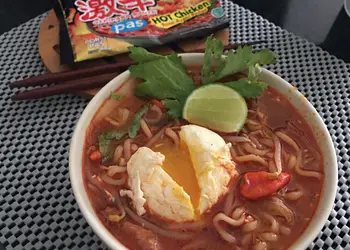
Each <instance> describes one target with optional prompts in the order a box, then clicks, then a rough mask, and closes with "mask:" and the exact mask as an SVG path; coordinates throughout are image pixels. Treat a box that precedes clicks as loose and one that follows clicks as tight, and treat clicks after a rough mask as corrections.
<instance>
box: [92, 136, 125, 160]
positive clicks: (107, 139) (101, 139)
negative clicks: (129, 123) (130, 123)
mask: <svg viewBox="0 0 350 250" xmlns="http://www.w3.org/2000/svg"><path fill="white" fill-rule="evenodd" d="M126 134H127V132H126V131H108V132H105V133H102V134H100V135H99V136H98V137H97V140H98V146H99V148H100V152H101V154H102V155H103V156H104V157H106V156H107V155H108V154H109V145H110V144H111V140H112V139H115V140H119V139H121V138H122V137H123V136H124V135H126Z"/></svg>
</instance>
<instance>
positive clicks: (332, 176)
mask: <svg viewBox="0 0 350 250" xmlns="http://www.w3.org/2000/svg"><path fill="white" fill-rule="evenodd" d="M182 59H183V61H184V63H185V64H186V65H200V64H202V62H203V54H201V53H188V54H183V55H182ZM129 76H130V72H129V71H125V72H124V73H122V74H120V75H119V76H117V77H116V78H114V79H113V80H112V81H110V82H109V83H108V84H107V85H106V86H105V87H103V88H102V89H101V90H100V91H99V92H98V93H97V95H96V96H95V97H94V98H93V99H92V100H91V101H90V103H89V104H88V105H87V107H86V108H85V110H84V112H83V114H82V115H81V117H80V119H79V121H78V124H77V126H76V128H75V131H74V134H73V139H72V142H71V146H70V155H69V172H70V180H71V183H72V188H73V192H74V195H75V198H76V200H77V202H78V205H79V207H80V210H81V211H82V213H83V215H84V217H85V218H86V220H87V222H88V223H89V224H90V226H91V227H92V229H93V230H94V231H95V233H96V234H97V235H98V236H99V237H100V238H101V239H102V240H103V241H104V242H105V243H106V244H107V245H108V246H109V247H110V248H111V249H118V250H119V249H126V248H125V247H124V246H123V245H122V244H121V243H120V242H119V241H118V240H117V239H116V238H115V237H113V235H112V234H111V233H110V232H109V231H108V230H107V229H106V228H105V227H104V226H103V224H102V223H101V222H100V220H99V219H98V218H97V216H96V214H95V212H94V210H93V208H92V206H91V204H90V201H89V198H88V196H87V193H86V191H85V188H84V185H83V179H82V158H83V156H82V154H83V146H84V141H85V133H86V129H87V127H88V126H89V124H90V122H91V119H92V118H93V116H94V114H95V112H96V111H97V109H98V108H99V107H100V106H101V105H102V103H103V102H104V101H105V100H106V99H107V98H108V97H109V95H110V92H111V91H112V90H115V89H117V88H119V87H120V86H121V85H122V84H123V83H124V82H125V81H126V80H127V79H128V78H129ZM260 78H261V80H264V81H265V82H267V83H268V84H269V85H270V86H272V87H273V88H275V89H277V90H278V91H279V92H280V93H281V94H283V95H284V96H286V97H287V98H288V100H289V101H290V102H291V103H292V104H293V105H294V106H295V107H296V108H297V110H298V111H299V113H300V114H302V115H303V116H304V118H305V119H306V121H307V123H308V124H309V125H310V127H311V128H312V131H313V132H314V135H315V137H316V139H317V142H318V145H319V146H320V148H321V151H322V153H323V156H324V173H325V180H324V185H323V191H322V195H321V198H320V202H319V205H318V208H317V210H316V212H315V215H314V218H313V220H312V221H311V223H310V224H309V226H308V227H307V229H306V230H305V232H304V233H303V235H302V236H301V237H300V238H299V239H298V240H297V241H296V242H295V243H294V244H293V245H292V246H291V247H290V249H293V250H300V249H305V248H306V247H307V246H308V245H309V244H310V243H311V242H312V241H313V240H314V239H315V238H316V236H317V235H318V233H319V232H320V231H321V229H322V227H323V225H324V224H325V222H326V220H327V218H328V215H329V214H330V212H331V209H332V207H333V203H334V199H335V194H336V189H337V176H338V167H337V160H336V154H335V150H334V147H333V143H332V139H331V137H330V135H329V133H328V131H327V128H326V126H325V124H324V123H323V121H322V118H321V117H320V116H319V114H318V113H317V111H316V110H315V108H314V107H313V106H312V105H311V104H310V103H309V102H308V101H307V100H306V98H305V97H304V96H303V95H302V94H301V93H300V92H299V91H297V90H296V88H295V87H293V86H292V85H290V84H289V83H288V82H286V81H285V80H283V79H282V78H280V77H279V76H277V75H275V74H274V73H272V72H271V71H268V70H266V69H263V71H262V73H261V77H260Z"/></svg>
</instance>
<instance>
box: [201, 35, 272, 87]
mask: <svg viewBox="0 0 350 250" xmlns="http://www.w3.org/2000/svg"><path fill="white" fill-rule="evenodd" d="M218 43H221V41H219V40H216V39H214V38H212V37H209V38H208V39H207V41H206V52H205V56H204V64H203V69H202V78H203V82H204V83H212V82H215V81H217V80H220V79H221V78H224V77H225V76H228V75H232V74H234V73H238V72H242V71H245V70H248V69H249V68H250V67H255V65H256V64H270V63H274V62H275V60H276V56H275V54H274V53H273V52H271V51H270V50H268V49H264V50H261V51H259V52H256V53H255V52H253V49H252V47H251V46H244V47H238V48H237V50H236V51H235V52H233V51H232V50H230V51H229V52H228V54H227V56H226V57H224V58H222V59H221V60H219V61H220V63H217V65H213V62H217V61H218V58H219V57H220V56H221V55H222V53H223V46H219V45H218ZM213 67H214V69H213Z"/></svg>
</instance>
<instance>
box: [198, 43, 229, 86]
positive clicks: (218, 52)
mask: <svg viewBox="0 0 350 250" xmlns="http://www.w3.org/2000/svg"><path fill="white" fill-rule="evenodd" d="M223 50H224V45H223V43H222V42H221V40H217V39H213V36H210V37H208V38H207V40H206V41H205V54H204V61H203V68H202V78H203V79H207V78H208V79H210V78H211V77H212V75H213V73H214V72H212V71H211V69H212V67H215V66H219V65H215V64H219V63H220V64H222V63H223V61H222V60H223V59H222V53H223ZM220 60H221V61H220ZM219 61H220V62H219ZM215 62H216V63H215Z"/></svg>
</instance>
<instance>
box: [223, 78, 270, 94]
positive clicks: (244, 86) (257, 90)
mask: <svg viewBox="0 0 350 250" xmlns="http://www.w3.org/2000/svg"><path fill="white" fill-rule="evenodd" d="M224 85H226V86H229V87H230V88H232V89H234V90H236V91H237V92H238V93H239V94H240V95H241V96H243V97H244V98H247V99H249V98H256V97H258V96H259V95H260V94H261V93H262V92H263V91H264V90H265V89H266V88H267V86H268V84H267V83H265V82H258V81H257V80H253V79H252V80H250V79H248V78H242V79H239V80H238V81H234V82H228V83H225V84H224Z"/></svg>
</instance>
